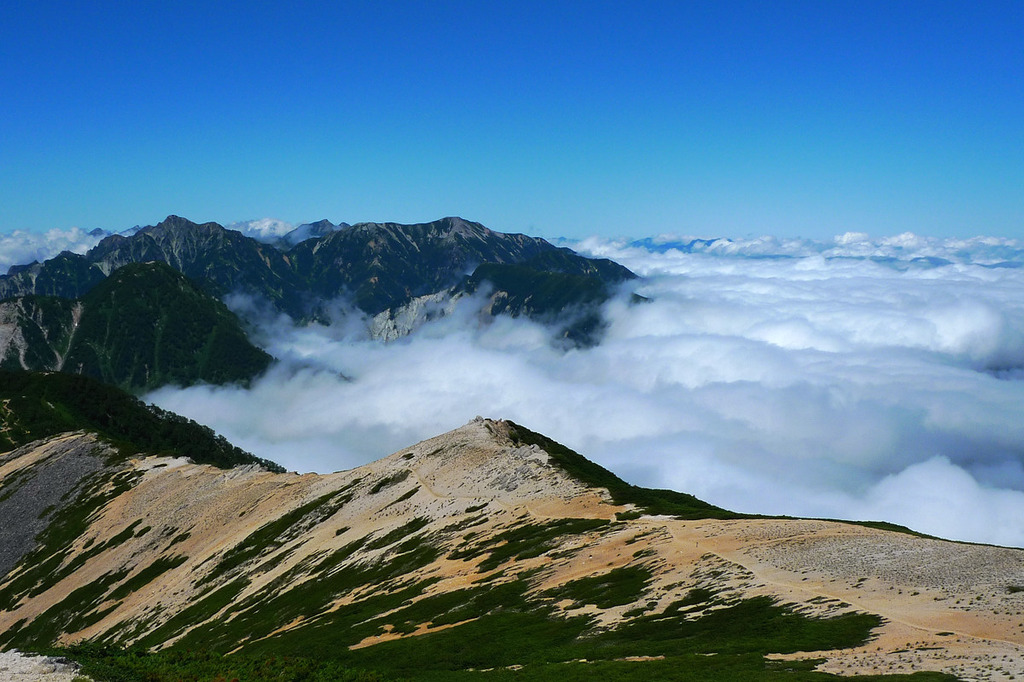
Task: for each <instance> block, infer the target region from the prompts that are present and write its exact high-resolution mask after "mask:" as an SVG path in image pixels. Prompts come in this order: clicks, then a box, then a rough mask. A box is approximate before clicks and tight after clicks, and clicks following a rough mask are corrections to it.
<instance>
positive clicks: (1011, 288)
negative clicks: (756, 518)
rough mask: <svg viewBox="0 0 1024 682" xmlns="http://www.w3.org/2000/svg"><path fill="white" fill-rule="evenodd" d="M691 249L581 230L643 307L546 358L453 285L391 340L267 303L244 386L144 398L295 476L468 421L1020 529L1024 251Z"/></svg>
mask: <svg viewBox="0 0 1024 682" xmlns="http://www.w3.org/2000/svg"><path fill="white" fill-rule="evenodd" d="M687 243H688V241H687V240H680V239H675V238H661V239H658V240H649V241H645V242H640V243H626V242H615V241H610V240H588V241H585V242H581V243H578V244H576V247H577V248H579V249H581V250H582V251H585V252H587V253H590V254H593V255H601V256H607V257H612V258H615V259H616V260H618V261H620V262H622V263H623V264H625V265H627V266H628V267H630V268H631V269H633V270H634V271H636V272H638V273H640V274H642V275H644V276H645V278H644V279H643V280H642V281H641V282H639V283H638V284H637V286H636V287H635V289H636V291H637V293H640V294H642V295H644V296H646V297H647V298H649V299H650V302H649V303H645V304H639V305H637V304H630V303H629V302H628V297H627V296H626V295H625V294H626V293H629V292H624V293H623V295H622V296H620V297H618V298H616V299H613V300H612V301H611V302H609V303H608V304H607V307H606V310H605V312H606V315H607V318H608V319H609V321H610V325H609V328H608V330H607V334H606V337H605V340H604V341H603V343H602V344H601V345H599V346H598V347H596V348H590V349H584V350H571V351H568V352H563V351H561V350H559V349H557V348H555V347H553V346H552V344H551V343H550V342H549V339H550V330H548V329H545V328H544V327H542V326H540V325H537V324H535V323H533V322H529V321H526V320H511V319H504V318H499V319H497V320H496V321H494V322H493V323H490V324H482V323H481V321H480V318H479V317H478V316H477V315H476V306H477V305H478V302H474V301H472V300H466V301H464V302H462V303H461V304H460V305H459V306H457V307H456V311H455V313H454V314H453V315H451V316H450V317H447V318H445V319H441V320H437V321H434V322H431V323H429V324H427V325H425V326H424V327H422V328H420V329H419V330H418V331H417V332H416V333H414V334H413V335H412V336H410V337H407V338H404V339H401V340H399V341H397V342H394V343H390V344H381V343H379V342H376V341H372V340H370V339H369V338H368V337H367V335H366V333H365V320H361V319H359V318H358V316H357V315H353V314H349V315H348V316H347V317H344V320H345V323H344V324H336V325H333V326H329V327H323V326H317V325H313V326H308V327H296V326H294V325H293V324H291V322H290V320H288V319H287V318H283V317H280V316H277V317H273V316H264V317H263V318H262V322H261V331H260V334H259V338H260V339H261V340H262V342H263V343H264V345H265V346H266V347H267V348H268V350H269V351H270V352H272V353H273V354H274V355H275V356H277V357H278V358H280V359H281V362H280V363H278V364H277V366H275V368H274V369H272V370H271V371H270V372H269V373H268V374H267V375H266V376H265V377H263V378H261V379H259V380H258V381H256V382H255V384H254V385H253V386H252V387H251V388H250V389H247V390H243V389H238V388H230V387H220V388H217V387H194V388H190V389H187V390H178V389H174V388H165V389H162V390H160V391H157V392H156V393H154V394H151V395H150V396H149V399H150V400H153V401H155V402H157V403H158V404H160V405H162V406H164V407H167V408H169V409H173V410H175V411H178V412H182V413H184V414H188V415H190V416H192V417H194V418H196V419H199V420H201V421H203V422H205V423H207V424H210V425H211V426H213V427H214V428H215V429H217V430H218V431H220V432H222V433H224V434H225V435H226V436H227V437H228V438H229V439H231V440H233V441H235V442H237V443H239V444H240V445H241V446H243V447H246V448H248V449H250V450H253V451H254V452H256V453H257V454H259V455H261V456H266V457H270V458H272V459H276V460H278V461H280V462H282V463H283V464H284V465H285V466H287V467H289V468H293V469H297V470H300V471H309V470H314V471H331V470H337V469H343V468H349V467H353V466H357V465H359V464H363V463H365V462H368V461H371V460H372V459H374V458H377V457H380V456H382V455H385V454H388V453H390V452H392V451H394V450H397V449H399V448H401V447H404V446H406V445H409V444H411V443H413V442H415V441H417V440H420V439H423V438H427V437H430V436H433V435H436V434H438V433H441V432H443V431H445V430H448V429H451V428H455V427H457V426H459V425H461V424H463V423H464V422H466V421H468V420H470V419H472V418H473V417H474V416H475V415H477V414H482V415H486V416H491V417H503V418H509V419H513V420H515V421H517V422H520V423H522V424H524V425H526V426H528V427H530V428H532V429H535V430H538V431H541V432H543V433H545V434H547V435H549V436H551V437H553V438H555V439H557V440H560V441H562V442H564V443H566V444H567V445H569V446H571V447H573V448H574V449H576V450H578V451H580V452H581V453H583V454H585V455H586V456H588V457H590V458H592V459H594V460H596V461H598V462H599V463H601V464H603V465H605V466H606V467H608V468H610V469H612V470H613V471H615V472H617V473H618V474H620V475H621V476H623V477H624V478H626V479H628V480H629V481H631V482H634V483H637V484H643V485H648V486H658V487H671V488H674V489H677V490H683V491H687V492H690V493H693V494H695V495H698V496H699V497H702V498H704V499H707V500H709V501H711V502H714V503H716V504H719V505H722V506H725V507H729V508H732V509H736V510H740V511H746V512H759V513H768V514H791V515H800V516H816V517H818V516H820V517H841V518H854V519H881V520H887V521H892V522H896V523H904V524H906V525H909V526H911V527H913V528H915V529H917V530H920V531H924V532H928V533H933V534H937V535H940V536H944V537H950V538H957V539H966V540H974V541H981V542H994V543H1001V544H1012V545H1024V521H1021V519H1024V492H1022V491H1024V465H1022V463H1024V419H1022V418H1021V416H1022V414H1024V381H1021V380H1020V378H1021V376H1022V375H1021V369H1022V368H1024V268H1021V267H1020V266H1021V265H1024V247H1022V246H1021V245H1020V244H1018V243H1016V242H1014V241H1012V240H1004V239H993V240H990V239H977V240H968V241H956V242H954V241H949V240H946V241H937V240H929V239H925V238H921V237H916V236H913V235H901V236H899V237H896V238H892V239H883V240H870V239H868V238H867V237H865V236H863V235H844V236H843V237H841V238H837V239H835V240H833V241H831V242H810V241H806V240H786V241H782V240H774V239H770V238H766V239H750V240H745V241H737V240H733V241H722V242H721V244H720V245H718V246H716V243H717V242H711V243H708V244H705V243H703V242H701V243H699V244H695V245H694V244H691V245H690V246H686V244H687ZM242 303H243V301H242V299H237V298H236V299H235V300H234V301H233V304H234V305H235V306H236V307H240V306H241V305H242ZM256 309H257V308H255V307H253V306H252V305H251V302H250V306H249V308H248V310H247V314H248V315H249V316H250V317H251V316H252V315H254V311H255V310H256Z"/></svg>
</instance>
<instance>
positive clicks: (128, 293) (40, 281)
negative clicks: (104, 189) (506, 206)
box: [0, 216, 635, 390]
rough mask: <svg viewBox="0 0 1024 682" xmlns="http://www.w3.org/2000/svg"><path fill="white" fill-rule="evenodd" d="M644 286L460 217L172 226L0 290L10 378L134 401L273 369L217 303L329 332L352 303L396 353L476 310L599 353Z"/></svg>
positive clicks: (50, 265)
mask: <svg viewBox="0 0 1024 682" xmlns="http://www.w3.org/2000/svg"><path fill="white" fill-rule="evenodd" d="M300 237H301V238H302V239H300ZM293 242H294V243H293ZM157 264H160V267H158V266H157ZM633 278H635V275H633V273H631V272H630V271H629V270H627V269H626V268H624V267H622V266H620V265H618V264H617V263H614V262H612V261H609V260H601V259H589V258H584V257H582V256H580V255H578V254H576V253H574V252H573V251H571V250H570V249H566V248H560V247H555V246H552V245H551V244H550V243H548V242H546V241H545V240H543V239H539V238H534V237H528V236H526V235H522V234H503V233H500V232H494V231H492V230H489V229H487V228H486V227H484V226H483V225H480V224H479V223H472V222H468V221H465V220H462V219H460V218H444V219H442V220H438V221H434V222H431V223H421V224H416V225H399V224H396V223H360V224H358V225H345V224H343V225H341V226H337V225H333V224H332V223H330V222H328V221H320V222H319V223H312V224H309V225H304V226H300V227H299V228H297V229H296V230H294V231H292V232H290V233H288V234H286V235H284V236H283V237H281V238H280V239H278V240H277V241H275V242H274V244H267V243H264V242H261V241H257V240H256V239H253V238H251V237H247V236H245V235H243V234H241V233H240V232H238V231H235V230H230V229H226V228H224V227H222V226H220V225H218V224H216V223H203V224H196V223H193V222H191V221H188V220H186V219H184V218H179V217H176V216H170V217H168V218H167V219H166V220H164V221H163V222H161V223H160V224H158V225H154V226H151V227H145V228H140V229H138V230H134V231H131V233H130V234H127V235H125V234H115V235H110V236H108V237H106V238H105V239H103V240H102V241H100V243H99V244H97V245H96V246H95V247H94V248H92V249H91V250H89V251H88V252H87V253H86V254H84V255H79V254H74V253H70V252H64V253H61V254H60V255H58V256H56V257H55V258H52V259H50V260H47V261H45V262H43V263H38V262H35V263H31V264H28V265H18V266H14V267H12V268H11V269H10V271H9V272H8V274H7V275H5V276H2V277H0V367H6V368H21V369H29V370H58V371H70V372H78V373H84V374H87V375H90V376H94V377H97V378H100V379H102V380H104V381H108V382H110V383H113V384H116V385H119V386H122V387H124V388H128V389H130V390H146V389H151V388H155V387H158V386H161V385H165V384H176V385H190V384H193V383H196V382H206V383H227V382H244V381H247V380H248V379H251V378H252V377H253V376H255V375H256V374H258V373H260V372H261V371H262V370H263V369H265V368H266V366H267V364H268V363H269V361H270V358H269V356H267V355H266V354H265V353H263V352H262V351H260V350H259V349H257V348H255V347H254V346H253V345H252V344H251V343H249V341H248V340H247V338H246V335H245V332H244V331H243V330H242V325H241V323H240V322H239V321H238V320H237V319H236V318H235V316H234V314H233V313H231V312H230V311H228V310H227V309H226V308H225V307H224V305H223V304H222V303H221V302H220V300H219V299H223V298H224V297H225V296H227V295H229V294H243V295H247V296H251V297H255V298H256V299H258V300H260V301H266V302H268V303H269V304H270V305H271V306H272V307H273V308H276V309H277V310H278V311H280V312H283V313H286V314H288V315H290V316H291V317H292V318H293V319H295V320H297V321H299V322H308V321H311V320H317V321H320V322H328V323H329V322H331V313H330V312H329V311H330V310H331V309H333V308H335V307H336V306H334V305H333V304H334V303H335V302H337V301H338V300H339V299H344V300H345V301H347V302H349V303H351V305H352V306H354V307H355V309H356V310H358V311H359V312H360V313H361V314H363V315H365V316H367V318H368V320H369V321H368V330H369V331H370V333H372V334H373V335H374V336H376V337H378V338H381V339H384V340H392V339H395V338H397V337H399V336H402V335H405V334H408V333H409V332H411V331H412V330H413V329H415V328H416V327H417V326H419V325H421V324H423V323H424V322H425V321H427V320H429V319H433V318H435V317H437V316H443V315H445V314H447V313H449V312H451V310H452V308H453V306H454V305H455V304H456V302H457V301H458V300H460V299H461V298H463V297H466V296H478V297H481V299H482V303H481V314H482V315H485V316H487V317H493V316H496V315H510V316H513V317H517V316H520V315H524V316H528V317H531V318H534V319H536V320H539V321H541V322H544V323H547V324H550V325H552V327H553V329H555V340H556V341H559V340H560V341H559V342H561V343H564V344H568V345H591V344H594V343H597V342H598V341H599V339H600V334H601V330H602V326H603V322H602V319H601V315H600V305H601V304H602V303H604V302H605V301H606V300H607V299H608V298H609V297H610V296H611V295H612V293H613V290H614V287H615V286H616V285H618V284H620V283H622V282H624V281H627V280H629V279H633Z"/></svg>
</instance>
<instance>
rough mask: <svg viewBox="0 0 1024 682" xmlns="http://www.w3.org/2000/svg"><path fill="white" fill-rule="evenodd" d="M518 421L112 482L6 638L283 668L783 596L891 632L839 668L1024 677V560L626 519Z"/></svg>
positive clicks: (904, 541)
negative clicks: (389, 645) (333, 459)
mask: <svg viewBox="0 0 1024 682" xmlns="http://www.w3.org/2000/svg"><path fill="white" fill-rule="evenodd" d="M517 428H520V427H515V426H514V425H511V424H510V423H508V422H503V421H492V420H485V419H478V420H474V421H473V422H471V423H469V424H467V425H466V426H464V427H462V428H459V429H456V430H454V431H452V432H449V433H446V434H443V435H441V436H438V437H436V438H432V439H429V440H426V441H423V442H421V443H418V444H416V445H414V446H412V447H410V448H406V449H403V450H400V451H398V452H396V453H394V454H392V455H390V456H388V457H385V458H384V459H381V460H379V461H377V462H374V463H372V464H369V465H367V466H364V467H360V468H358V469H353V470H350V471H343V472H338V473H334V474H329V475H312V474H307V475H297V474H272V473H269V472H267V471H264V470H262V469H260V468H258V467H244V468H236V469H233V470H227V471H225V470H218V469H213V468H211V467H207V466H199V465H194V464H191V463H190V462H188V461H187V460H185V459H182V458H177V459H170V458H159V457H146V458H142V459H138V460H135V461H133V462H131V463H130V464H129V465H127V466H125V465H121V466H120V467H119V468H117V467H114V468H107V469H104V470H103V471H104V472H105V473H104V474H103V475H104V476H105V478H103V476H100V477H99V478H97V475H96V474H94V475H93V476H92V477H91V479H90V480H91V481H92V483H90V485H89V486H88V488H87V489H85V491H84V493H83V494H81V495H79V496H78V497H77V498H75V499H74V500H73V501H66V502H65V503H64V505H65V510H64V511H63V512H61V511H58V512H54V514H55V517H56V516H60V514H64V516H63V517H61V518H70V517H69V516H68V515H67V513H66V512H67V510H72V509H74V508H75V507H76V506H77V507H80V508H82V509H83V510H91V511H88V512H87V516H86V517H85V524H84V530H83V531H82V532H80V533H77V534H75V535H74V536H73V537H70V538H67V539H66V540H65V541H64V542H63V544H60V543H58V544H52V545H48V544H47V542H50V541H49V540H47V539H46V538H43V539H44V542H43V545H42V547H41V548H37V549H36V550H34V554H33V555H32V561H31V562H26V561H23V562H21V563H20V564H19V565H18V566H17V567H16V568H15V569H14V570H12V571H10V572H9V573H8V575H7V576H6V578H4V579H3V580H2V582H0V609H2V610H0V633H2V634H0V643H2V645H3V646H8V647H10V646H21V647H24V646H29V645H32V644H38V643H39V642H40V641H43V640H44V639H45V638H46V637H48V636H51V635H52V636H55V637H57V638H59V639H60V641H63V642H71V641H77V640H81V639H99V640H103V641H111V642H117V643H122V644H127V643H133V642H134V643H140V644H143V645H145V646H150V647H165V646H175V645H177V646H193V647H199V646H201V647H202V648H209V649H212V650H215V651H224V652H227V651H232V650H241V651H249V652H270V653H275V654H280V653H283V654H289V653H290V654H294V653H296V652H299V651H302V647H304V646H308V642H309V641H310V638H314V639H316V638H320V639H318V640H317V641H321V640H322V638H324V637H325V636H327V635H328V633H329V636H330V641H331V646H333V647H336V648H339V650H346V648H347V650H349V651H352V652H359V651H362V650H363V649H366V648H367V647H369V648H371V649H372V648H373V647H375V646H376V645H377V644H381V643H383V642H387V641H390V640H394V639H399V638H404V637H416V636H420V635H425V634H428V633H436V632H439V631H442V630H443V629H445V628H450V627H460V626H461V625H463V624H465V623H469V622H474V621H476V620H477V619H479V618H481V617H482V616H481V612H480V611H479V609H480V608H482V607H480V606H479V603H478V602H476V601H473V600H476V599H479V598H480V597H479V595H482V594H490V593H491V592H490V591H496V592H493V594H506V593H509V592H510V591H511V592H514V593H515V594H516V595H519V596H516V597H515V599H520V598H521V599H525V600H526V601H525V602H524V603H525V604H527V605H530V608H534V609H539V610H543V611H544V612H545V613H547V612H550V613H551V614H552V617H557V618H568V617H583V616H585V617H587V618H589V619H591V622H592V624H593V627H595V628H596V629H597V631H598V632H600V631H604V630H607V629H614V628H617V627H620V626H623V624H629V623H631V622H634V620H635V619H636V618H638V616H637V614H638V613H643V614H659V613H663V612H664V613H665V614H670V613H674V612H673V611H672V609H679V606H678V605H679V604H687V605H688V606H687V609H688V611H687V615H686V618H687V619H691V620H692V619H700V618H704V617H710V616H711V615H713V614H714V613H715V612H716V611H718V610H721V609H725V608H730V606H729V605H730V604H736V603H741V602H742V601H743V600H748V599H753V598H759V597H771V598H774V599H777V600H779V601H780V602H783V603H790V604H794V605H796V606H795V608H796V609H797V610H798V611H800V612H802V613H805V614H809V615H813V616H815V617H835V616H840V615H842V614H852V613H854V612H867V613H875V614H879V615H881V616H882V617H883V618H884V622H883V624H882V625H881V626H880V627H878V628H877V629H876V630H875V633H876V639H875V640H873V641H871V642H870V643H869V644H868V645H867V646H865V647H862V648H860V649H849V650H841V651H840V650H837V651H815V652H813V653H807V654H802V655H805V656H810V657H814V658H825V659H827V660H828V663H827V664H826V665H827V666H829V669H835V670H839V669H843V670H846V669H847V666H849V669H850V670H857V671H861V672H866V671H871V670H874V671H876V672H886V671H890V672H891V671H895V670H896V666H898V665H902V666H904V667H903V669H902V670H903V671H904V672H906V671H911V670H915V669H921V670H925V669H927V670H947V671H954V672H956V674H958V675H961V676H968V677H969V676H970V675H971V674H972V671H975V672H980V671H983V670H985V671H987V672H991V671H992V670H1003V671H1005V672H1007V673H1008V674H1020V673H1021V671H1022V669H1024V662H1022V661H1024V659H1022V654H1024V648H1022V645H1024V632H1022V631H1021V629H1020V616H1018V615H1011V614H1016V613H1018V612H1020V611H1021V610H1024V592H1022V591H1021V590H1020V589H1019V587H1020V586H1024V551H1021V550H1012V549H1005V548H995V547H983V546H964V545H960V544H956V543H950V542H943V541H939V540H931V539H925V538H918V537H914V536H911V535H906V534H897V533H893V532H888V531H882V530H877V529H872V528H867V527H862V526H857V525H851V524H844V523H835V522H827V521H811V520H797V519H737V520H693V521H681V520H677V519H675V518H670V517H665V516H646V515H640V514H628V515H627V517H626V518H628V519H629V520H625V521H615V520H614V519H615V516H616V513H621V512H629V511H631V510H630V508H629V507H628V506H618V505H615V504H613V503H612V502H611V499H610V496H609V494H608V493H607V491H605V490H603V489H596V488H592V487H589V486H588V485H586V484H585V483H583V482H582V481H581V480H578V479H576V478H574V477H573V476H571V475H569V474H567V473H566V472H565V470H563V469H562V468H561V467H560V466H559V465H558V464H557V463H556V459H555V457H554V456H553V455H552V454H551V453H550V452H548V451H547V450H545V449H543V448H541V447H538V446H537V445H523V444H522V443H523V441H522V440H521V439H519V438H517V437H516V436H515V432H516V429H517ZM102 447H103V446H102V445H100V444H99V443H97V442H96V441H95V439H93V438H92V437H90V436H87V435H84V434H77V435H67V436H61V437H59V438H57V439H51V440H50V441H46V442H42V443H38V444H35V445H33V446H31V447H26V448H22V449H20V450H18V451H16V452H14V453H11V454H9V455H7V456H5V457H4V459H3V460H2V463H0V497H5V496H6V493H7V491H8V490H9V489H13V490H14V491H15V492H14V494H13V495H11V496H10V497H8V498H7V500H8V501H10V500H14V499H15V498H16V497H17V495H18V494H19V493H20V494H22V495H25V494H27V493H26V492H25V491H28V490H30V488H28V487H27V486H29V485H36V486H37V489H38V488H48V487H50V486H52V487H55V488H64V489H67V487H68V485H70V483H69V482H68V481H66V480H65V481H64V483H60V482H59V481H60V480H61V476H64V477H65V478H66V476H67V472H68V471H70V469H69V468H68V467H69V466H70V465H69V464H68V463H67V462H68V461H69V460H68V458H69V457H72V455H71V454H69V453H78V454H75V455H74V456H75V457H85V458H88V457H93V458H94V460H96V461H98V460H99V459H101V458H102V451H101V450H99V448H102ZM89 451H92V452H93V453H94V454H93V455H88V454H86V453H88V452H89ZM90 461H92V460H90ZM90 466H92V465H90ZM87 468H88V467H87ZM89 470H90V471H91V470H93V469H89ZM101 478H102V481H103V482H102V484H101V482H100V479H101ZM33 481H34V483H33ZM5 503H6V502H5ZM17 504H21V503H20V502H19V503H17ZM35 504H37V505H38V504H41V502H37V503H35ZM34 510H35V507H33V508H32V509H28V507H27V506H26V507H25V511H23V512H22V515H23V516H25V517H26V518H27V517H28V516H31V515H32V513H34ZM0 511H2V510H0ZM633 517H637V518H633ZM9 531H10V533H11V534H13V535H10V537H9V538H8V542H11V543H15V544H17V543H21V544H20V545H19V546H25V544H26V542H28V543H29V544H32V542H34V533H35V530H34V529H33V528H27V527H26V528H24V529H22V530H21V531H20V533H21V536H22V537H20V538H19V537H16V536H17V535H18V533H19V530H18V527H14V528H11V529H9ZM40 567H43V568H40ZM627 574H628V575H632V576H634V578H636V580H637V581H638V582H636V583H635V584H634V585H633V587H631V588H629V589H620V588H621V585H620V586H619V587H618V588H616V589H619V591H618V592H613V593H612V595H613V596H608V595H607V594H604V593H602V594H599V595H597V596H596V597H594V596H585V595H583V594H582V593H581V592H579V590H580V589H581V586H584V585H591V584H592V583H593V582H594V581H598V582H600V580H602V579H605V578H608V579H609V580H610V579H611V578H609V576H621V575H627ZM587 581H591V582H589V583H588V582H587ZM480 590H484V591H483V592H481V591H480ZM516 590H525V591H524V592H518V591H516ZM712 593H713V594H714V595H715V598H714V599H709V598H707V597H699V598H695V597H694V595H700V594H705V595H709V594H712ZM458 595H466V596H465V597H464V598H465V599H467V600H469V601H468V602H467V604H468V605H462V604H461V603H460V602H458V601H454V602H453V601H451V600H454V599H456V598H457V597H458ZM473 595H477V596H473ZM602 595H604V596H602ZM588 599H591V600H592V601H588ZM701 599H707V601H703V602H702V601H701ZM442 602H443V603H445V604H448V605H447V606H445V607H443V609H441V610H440V611H434V610H431V609H437V608H440V607H437V606H433V605H435V604H438V603H442ZM506 607H507V608H512V607H511V606H508V605H507V606H506ZM489 608H495V607H493V606H492V607H489ZM452 609H454V610H452ZM459 613H464V614H465V615H461V616H456V615H453V614H459ZM413 614H416V615H413ZM908 649H909V650H911V651H912V652H913V651H917V652H918V653H917V655H910V656H906V655H905V654H906V652H907V650H908ZM787 655H788V656H790V657H792V656H800V655H801V654H792V653H791V654H787ZM1003 657H1005V658H1003ZM985 666H990V667H988V668H985ZM991 666H995V667H994V668H993V667H991ZM987 672H986V674H987Z"/></svg>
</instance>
